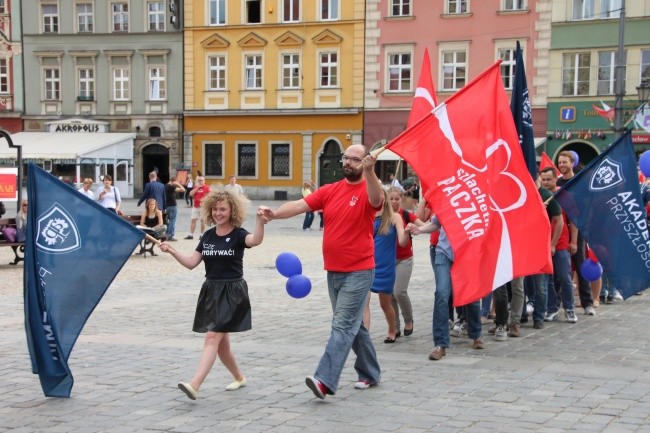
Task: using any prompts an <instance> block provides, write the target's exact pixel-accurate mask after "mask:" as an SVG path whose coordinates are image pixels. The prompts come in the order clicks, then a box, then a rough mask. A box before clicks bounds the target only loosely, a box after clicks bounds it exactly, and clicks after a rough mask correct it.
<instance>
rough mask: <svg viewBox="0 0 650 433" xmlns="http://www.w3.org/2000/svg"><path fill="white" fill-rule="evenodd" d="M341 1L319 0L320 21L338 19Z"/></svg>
mask: <svg viewBox="0 0 650 433" xmlns="http://www.w3.org/2000/svg"><path fill="white" fill-rule="evenodd" d="M342 1H344V0H319V1H318V17H319V19H320V21H338V20H339V17H340V16H341V2H342ZM325 14H327V16H325Z"/></svg>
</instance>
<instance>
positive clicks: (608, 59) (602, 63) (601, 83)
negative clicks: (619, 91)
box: [596, 51, 627, 95]
mask: <svg viewBox="0 0 650 433" xmlns="http://www.w3.org/2000/svg"><path fill="white" fill-rule="evenodd" d="M626 62H627V52H624V53H623V62H622V64H623V65H625V64H626ZM617 63H618V55H617V53H616V51H603V52H599V53H598V87H597V89H596V93H597V94H598V95H613V94H614V93H615V92H616V90H615V89H614V82H615V78H616V72H615V71H616V64H617ZM623 83H624V84H623V88H625V77H623Z"/></svg>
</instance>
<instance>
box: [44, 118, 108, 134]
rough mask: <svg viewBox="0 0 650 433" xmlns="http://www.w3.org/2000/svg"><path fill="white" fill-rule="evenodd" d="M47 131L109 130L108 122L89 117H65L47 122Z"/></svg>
mask: <svg viewBox="0 0 650 433" xmlns="http://www.w3.org/2000/svg"><path fill="white" fill-rule="evenodd" d="M46 127H47V132H108V123H106V122H97V121H92V120H87V119H65V120H59V121H56V122H48V123H47V124H46Z"/></svg>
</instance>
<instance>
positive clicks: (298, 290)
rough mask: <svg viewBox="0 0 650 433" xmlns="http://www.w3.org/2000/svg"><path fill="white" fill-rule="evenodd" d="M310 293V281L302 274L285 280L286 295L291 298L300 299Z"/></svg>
mask: <svg viewBox="0 0 650 433" xmlns="http://www.w3.org/2000/svg"><path fill="white" fill-rule="evenodd" d="M309 292H311V280H310V279H309V278H307V277H306V276H304V275H303V274H298V275H294V276H293V277H289V279H288V280H287V293H288V294H289V296H291V297H292V298H296V299H300V298H304V297H305V296H307V295H309Z"/></svg>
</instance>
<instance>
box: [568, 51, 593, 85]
mask: <svg viewBox="0 0 650 433" xmlns="http://www.w3.org/2000/svg"><path fill="white" fill-rule="evenodd" d="M590 63H591V62H590V53H569V54H564V55H563V57H562V95H563V96H577V95H588V94H589V67H590Z"/></svg>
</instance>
